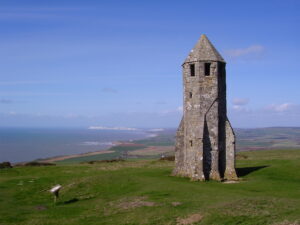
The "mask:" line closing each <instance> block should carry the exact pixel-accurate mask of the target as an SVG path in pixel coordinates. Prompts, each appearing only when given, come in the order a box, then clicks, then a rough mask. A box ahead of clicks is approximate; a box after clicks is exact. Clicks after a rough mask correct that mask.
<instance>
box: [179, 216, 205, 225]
mask: <svg viewBox="0 0 300 225" xmlns="http://www.w3.org/2000/svg"><path fill="white" fill-rule="evenodd" d="M202 219H203V215H202V214H200V213H194V214H191V215H189V216H187V217H185V218H177V223H176V224H177V225H189V224H194V223H198V222H200V221H201V220H202Z"/></svg>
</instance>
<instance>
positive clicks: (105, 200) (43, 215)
mask: <svg viewBox="0 0 300 225" xmlns="http://www.w3.org/2000/svg"><path fill="white" fill-rule="evenodd" d="M240 154H241V155H242V156H241V157H239V158H244V159H241V160H238V162H237V167H238V172H239V173H240V174H241V175H242V177H241V182H240V183H236V184H224V183H220V182H213V181H210V182H191V181H189V180H188V179H186V178H179V177H172V176H170V173H171V171H172V168H173V163H172V162H165V161H151V160H139V161H128V162H117V163H98V164H92V165H89V164H64V165H58V166H48V167H19V168H13V169H2V170H0V224H1V225H11V224H21V225H22V224H24V225H25V224H28V225H29V224H30V225H35V224H36V225H50V224H51V225H52V224H53V225H57V224H59V225H64V224H113V225H119V224H156V225H157V224H176V221H177V220H178V218H185V217H188V216H189V215H191V214H195V213H196V214H200V215H202V217H203V219H202V220H201V221H199V222H198V223H197V224H205V225H206V224H208V225H209V224H215V225H227V224H228V225H237V224H239V225H240V224H245V225H246V224H249V225H254V224H255V225H260V224H261V225H266V224H272V225H275V224H286V225H287V224H289V222H296V221H298V223H299V222H300V173H299V169H300V150H284V151H280V150H273V151H260V152H258V151H257V152H243V153H240ZM55 184H61V185H62V186H63V189H62V191H61V197H60V199H59V201H58V203H57V204H54V203H53V197H52V196H51V194H50V193H49V192H47V191H46V190H48V189H49V188H50V187H52V186H53V185H55ZM139 201H140V202H146V203H149V204H150V203H151V204H150V205H149V204H148V206H147V204H146V205H144V206H143V205H138V206H140V207H138V206H137V205H134V204H132V203H134V202H139ZM174 202H179V203H180V204H179V205H177V206H174V205H172V203H174ZM124 205H128V206H129V207H127V208H126V207H124ZM134 206H135V207H134Z"/></svg>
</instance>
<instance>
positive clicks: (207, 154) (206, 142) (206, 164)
mask: <svg viewBox="0 0 300 225" xmlns="http://www.w3.org/2000/svg"><path fill="white" fill-rule="evenodd" d="M211 150H212V147H211V142H210V138H209V131H208V126H207V122H206V119H205V120H204V130H203V173H204V177H205V180H209V174H210V171H211Z"/></svg>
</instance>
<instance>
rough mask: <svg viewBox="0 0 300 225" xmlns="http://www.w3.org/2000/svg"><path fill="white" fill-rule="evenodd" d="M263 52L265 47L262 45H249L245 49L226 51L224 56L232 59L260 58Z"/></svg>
mask: <svg viewBox="0 0 300 225" xmlns="http://www.w3.org/2000/svg"><path fill="white" fill-rule="evenodd" d="M264 51H265V47H264V46H262V45H251V46H249V47H246V48H236V49H228V50H226V51H225V54H226V55H227V56H228V57H230V58H232V59H237V58H253V57H254V58H255V57H259V56H261V55H262V53H263V52H264Z"/></svg>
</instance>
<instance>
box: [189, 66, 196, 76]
mask: <svg viewBox="0 0 300 225" xmlns="http://www.w3.org/2000/svg"><path fill="white" fill-rule="evenodd" d="M190 74H191V77H194V76H195V64H191V65H190Z"/></svg>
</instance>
